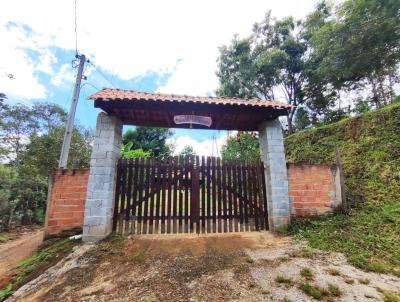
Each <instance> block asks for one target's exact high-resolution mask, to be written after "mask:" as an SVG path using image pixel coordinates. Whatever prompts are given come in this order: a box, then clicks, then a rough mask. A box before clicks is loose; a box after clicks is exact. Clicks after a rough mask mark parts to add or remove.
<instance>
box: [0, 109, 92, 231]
mask: <svg viewBox="0 0 400 302" xmlns="http://www.w3.org/2000/svg"><path fill="white" fill-rule="evenodd" d="M3 108H4V110H2V111H1V112H0V126H1V128H0V130H1V136H0V139H1V140H0V145H1V146H5V147H6V148H5V149H6V150H5V152H4V158H5V159H8V160H9V164H8V165H7V166H6V165H0V229H1V228H9V227H10V226H13V225H17V224H31V223H42V222H43V219H44V211H45V206H46V194H47V177H48V175H49V173H50V172H51V171H52V170H53V169H54V168H56V167H57V166H58V159H59V156H60V150H61V145H62V141H63V137H64V132H65V127H64V122H65V117H66V112H65V111H64V110H63V109H62V108H61V107H59V106H58V105H55V104H51V103H38V104H35V105H34V106H33V107H28V106H24V105H19V104H17V105H6V104H4V106H3ZM92 138H93V135H92V133H91V131H90V130H89V129H86V128H84V127H81V126H77V127H75V129H74V131H73V135H72V140H71V149H70V156H69V166H70V167H74V168H80V167H88V166H89V159H90V152H91V142H92Z"/></svg>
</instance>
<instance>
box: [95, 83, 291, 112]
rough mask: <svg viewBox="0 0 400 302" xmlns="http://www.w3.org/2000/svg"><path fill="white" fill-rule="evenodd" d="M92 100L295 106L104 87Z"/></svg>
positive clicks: (285, 107) (263, 101)
mask: <svg viewBox="0 0 400 302" xmlns="http://www.w3.org/2000/svg"><path fill="white" fill-rule="evenodd" d="M88 99H92V100H111V101H139V100H140V101H143V100H144V101H161V102H185V103H203V104H216V105H233V106H252V107H272V108H284V109H290V108H292V107H293V106H292V105H289V104H286V103H281V102H275V101H266V100H259V99H238V98H230V97H210V96H188V95H175V94H163V93H149V92H140V91H135V90H123V89H112V88H103V89H102V90H100V91H98V92H96V93H94V94H92V95H91V96H89V97H88Z"/></svg>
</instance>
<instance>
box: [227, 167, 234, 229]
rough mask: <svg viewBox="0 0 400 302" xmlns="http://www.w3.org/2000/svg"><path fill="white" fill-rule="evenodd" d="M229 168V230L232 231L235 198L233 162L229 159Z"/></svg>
mask: <svg viewBox="0 0 400 302" xmlns="http://www.w3.org/2000/svg"><path fill="white" fill-rule="evenodd" d="M227 169H228V175H227V176H228V189H227V194H228V218H229V220H228V226H229V227H228V228H229V232H232V226H233V224H232V218H233V215H232V214H233V200H232V163H231V161H228V163H227Z"/></svg>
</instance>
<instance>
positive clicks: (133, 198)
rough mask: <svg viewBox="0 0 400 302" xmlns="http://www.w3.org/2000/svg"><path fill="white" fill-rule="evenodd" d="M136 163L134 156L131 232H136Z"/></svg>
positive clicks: (137, 171)
mask: <svg viewBox="0 0 400 302" xmlns="http://www.w3.org/2000/svg"><path fill="white" fill-rule="evenodd" d="M138 165H139V159H138V158H135V161H134V162H133V170H134V176H133V184H132V186H133V188H132V190H133V194H132V200H133V203H132V226H131V233H132V234H135V232H136V222H137V217H136V215H137V211H136V207H137V205H138V203H137V197H138V178H139V176H138V173H139V169H138Z"/></svg>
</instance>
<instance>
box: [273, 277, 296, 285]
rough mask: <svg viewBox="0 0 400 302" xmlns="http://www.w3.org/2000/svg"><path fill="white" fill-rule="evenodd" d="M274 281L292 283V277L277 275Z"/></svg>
mask: <svg viewBox="0 0 400 302" xmlns="http://www.w3.org/2000/svg"><path fill="white" fill-rule="evenodd" d="M275 282H276V283H279V284H287V285H293V279H292V278H290V277H286V276H284V275H278V276H276V277H275Z"/></svg>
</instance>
